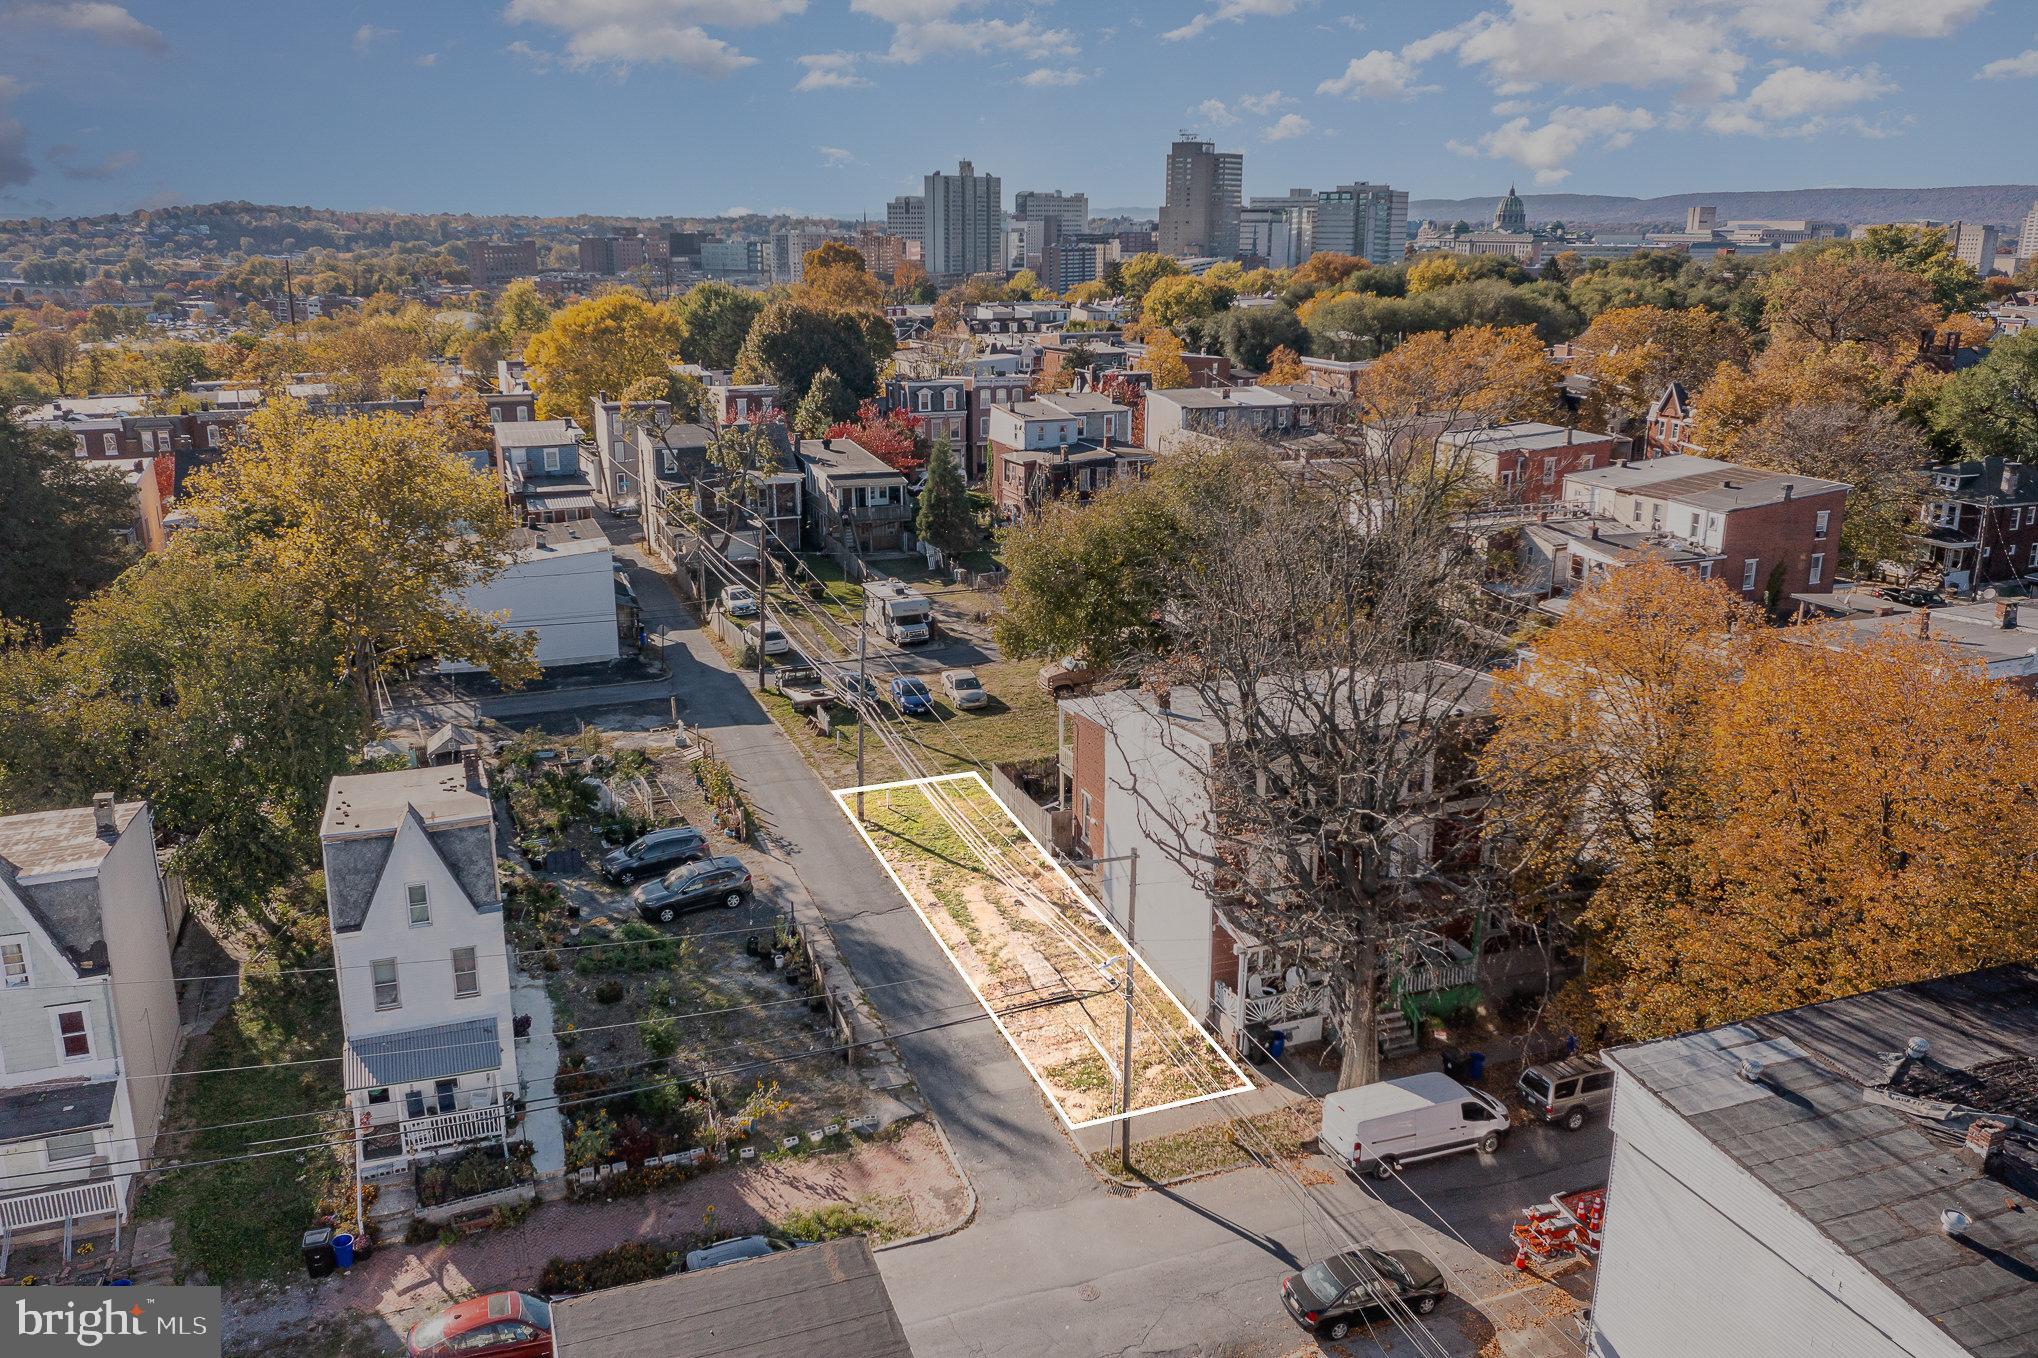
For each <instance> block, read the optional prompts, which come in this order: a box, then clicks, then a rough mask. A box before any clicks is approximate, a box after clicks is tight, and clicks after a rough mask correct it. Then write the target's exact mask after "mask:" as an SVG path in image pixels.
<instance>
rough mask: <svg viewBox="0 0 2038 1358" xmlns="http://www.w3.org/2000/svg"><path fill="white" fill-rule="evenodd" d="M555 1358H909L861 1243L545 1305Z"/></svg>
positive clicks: (680, 1275)
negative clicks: (807, 1357) (820, 1357)
mask: <svg viewBox="0 0 2038 1358" xmlns="http://www.w3.org/2000/svg"><path fill="white" fill-rule="evenodd" d="M552 1342H553V1346H554V1347H553V1354H554V1355H555V1358H645V1355H649V1354H653V1353H655V1354H657V1355H658V1358H783V1355H786V1354H796V1353H798V1354H826V1355H828V1358H911V1355H912V1349H911V1347H910V1346H908V1344H907V1343H906V1331H905V1327H904V1326H902V1325H900V1323H899V1317H898V1313H897V1312H895V1311H894V1310H893V1309H892V1299H891V1294H890V1293H888V1292H886V1291H885V1283H884V1278H883V1277H882V1276H881V1275H880V1274H879V1273H878V1269H877V1261H876V1260H874V1259H873V1258H872V1257H871V1253H870V1245H869V1244H868V1243H867V1242H866V1241H865V1240H864V1239H863V1238H862V1237H861V1236H858V1237H856V1238H854V1239H849V1240H831V1241H829V1242H828V1243H827V1244H825V1245H815V1246H812V1247H810V1248H807V1249H797V1250H788V1251H785V1252H783V1253H780V1254H768V1255H765V1256H764V1257H762V1258H759V1259H746V1260H744V1261H743V1262H741V1263H735V1264H722V1265H720V1266H718V1267H715V1268H709V1269H702V1270H701V1271H700V1272H698V1273H677V1274H673V1275H672V1276H670V1277H666V1278H655V1279H653V1280H652V1281H650V1282H643V1283H631V1284H630V1285H628V1286H627V1287H611V1288H607V1289H605V1290H603V1291H600V1292H589V1293H587V1294H586V1295H584V1296H578V1297H566V1298H564V1299H562V1300H559V1301H555V1302H553V1303H552Z"/></svg>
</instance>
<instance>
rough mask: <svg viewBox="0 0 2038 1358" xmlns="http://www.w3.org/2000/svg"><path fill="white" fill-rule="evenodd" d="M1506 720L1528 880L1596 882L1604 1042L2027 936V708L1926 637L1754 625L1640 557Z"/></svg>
mask: <svg viewBox="0 0 2038 1358" xmlns="http://www.w3.org/2000/svg"><path fill="white" fill-rule="evenodd" d="M1678 577H1682V578H1681V579H1680V578H1678ZM1494 711H1495V716H1496V720H1497V731H1496V734H1495V736H1494V738H1493V740H1492V742H1491V743H1490V744H1489V745H1488V747H1487V749H1486V751H1485V753H1484V756H1483V759H1482V770H1483V772H1484V774H1485V777H1486V779H1487V782H1488V785H1489V787H1490V788H1491V790H1492V791H1493V793H1494V796H1495V802H1494V807H1495V812H1496V815H1497V818H1498V820H1499V822H1500V824H1502V825H1503V826H1504V827H1505V829H1506V831H1507V832H1508V835H1509V840H1510V842H1511V843H1512V844H1513V845H1514V852H1515V856H1516V865H1517V866H1518V867H1519V868H1520V870H1521V877H1522V882H1523V885H1524V886H1525V887H1527V888H1529V889H1535V888H1539V887H1549V886H1551V885H1553V884H1557V883H1561V882H1564V881H1566V880H1567V878H1568V880H1571V881H1576V880H1580V878H1581V877H1582V879H1583V880H1585V881H1587V882H1589V883H1591V884H1592V891H1591V895H1590V897H1589V899H1588V900H1587V901H1586V903H1585V906H1584V909H1583V911H1582V914H1581V916H1580V921H1579V922H1580V925H1581V926H1582V928H1583V930H1584V931H1585V935H1586V939H1587V943H1588V946H1589V949H1590V953H1591V957H1592V965H1591V967H1590V970H1589V972H1588V976H1587V979H1585V980H1584V981H1582V982H1580V983H1579V985H1578V986H1577V987H1575V988H1574V994H1573V997H1572V998H1573V999H1574V1000H1575V1001H1577V1002H1578V1007H1579V1009H1580V1010H1581V1012H1582V1013H1586V1014H1589V1019H1588V1022H1589V1023H1590V1024H1593V1025H1596V1026H1598V1027H1599V1028H1600V1029H1601V1030H1602V1032H1603V1033H1604V1034H1605V1035H1607V1036H1610V1037H1616V1038H1648V1037H1654V1036H1660V1035H1662V1034H1665V1033H1671V1032H1678V1031H1683V1030H1686V1029H1690V1028H1699V1027H1707V1026H1711V1025H1714V1024H1720V1023H1729V1022H1733V1021H1735V1020H1738V1019H1742V1018H1746V1017H1749V1016H1751V1015H1754V1014H1761V1013H1768V1012H1770V1011H1773V1010H1776V1009H1780V1008H1786V1007H1789V1006H1792V1005H1800V1004H1807V1003H1812V1002H1815V1001H1818V1000H1823V999H1830V998H1834V997H1836V996H1841V995H1848V994H1854V993H1857V992H1859V991H1863V990H1868V989H1873V988H1876V987H1880V986H1888V985H1899V984H1903V983H1905V982H1909V981H1916V980H1921V979H1924V978H1927V977H1931V976H1938V975H1943V974H1946V973H1948V972H1955V971H1962V970H1967V969H1970V968H1974V967H1982V966H1988V965H1992V964H1994V963H1998V962H2004V961H2009V960H2013V959H2015V958H2017V957H2020V956H2022V955H2023V954H2024V950H2025V947H2026V940H2027V939H2028V938H2029V936H2030V934H2031V931H2032V929H2033V928H2034V927H2038V816H2034V815H2033V812H2034V811H2038V789H2034V788H2033V786H2032V785H2031V782H2030V779H2029V776H2028V770H2029V769H2030V768H2031V767H2033V766H2034V762H2038V702H2034V701H2033V700H2032V699H2031V698H2030V697H2029V696H2028V695H2026V694H2024V693H2022V692H2020V691H2018V690H2016V689H2013V688H2010V687H2008V686H2006V685H2003V684H2000V683H1997V682H1996V681H1993V680H1991V679H1989V678H1988V677H1987V675H1986V673H1985V672H1984V671H1983V670H1982V669H1981V667H1980V666H1979V665H1976V664H1974V663H1972V662H1970V661H1967V660H1965V659H1963V658H1961V657H1959V656H1957V655H1955V654H1953V653H1952V652H1951V651H1950V650H1949V649H1948V648H1946V647H1944V646H1942V645H1940V644H1939V643H1937V642H1934V641H1931V640H1929V639H1922V638H1916V637H1911V636H1908V635H1905V634H1902V633H1899V632H1897V631H1896V629H1894V628H1892V630H1891V632H1890V633H1889V634H1887V635H1884V636H1881V637H1877V638H1874V639H1871V640H1866V641H1856V640H1849V641H1845V642H1837V643H1836V642H1832V641H1829V640H1828V639H1826V638H1825V637H1824V636H1822V635H1821V634H1819V633H1817V632H1813V631H1810V630H1805V631H1799V632H1773V631H1765V630H1762V629H1760V628H1759V627H1757V626H1756V625H1755V624H1754V623H1753V621H1752V619H1751V617H1750V615H1749V613H1748V611H1747V609H1746V606H1745V605H1742V604H1739V603H1738V602H1737V601H1735V600H1734V599H1733V598H1732V596H1730V595H1728V594H1727V592H1726V591H1725V590H1724V589H1723V588H1721V587H1720V586H1718V585H1714V584H1707V583H1701V582H1699V581H1697V580H1696V579H1693V578H1691V577H1689V576H1684V575H1683V573H1682V572H1677V571H1674V570H1672V569H1670V568H1668V567H1665V566H1648V565H1636V566H1629V567H1625V568H1623V569H1622V570H1620V571H1617V572H1616V573H1615V574H1614V575H1613V576H1612V577H1611V578H1610V579H1608V580H1607V581H1606V582H1605V583H1603V584H1601V585H1599V586H1597V587H1595V588H1592V589H1589V590H1587V591H1585V592H1583V593H1582V594H1580V595H1578V596H1576V597H1575V598H1574V600H1573V608H1572V610H1571V612H1570V613H1569V614H1568V615H1567V616H1566V618H1565V619H1564V620H1563V621H1562V622H1560V623H1558V624H1557V626H1556V627H1555V628H1553V629H1552V630H1551V631H1550V632H1549V633H1548V634H1547V635H1546V636H1544V637H1543V638H1541V639H1540V640H1539V641H1538V643H1537V645H1536V650H1535V656H1534V659H1533V660H1532V661H1531V662H1530V663H1529V664H1528V665H1526V666H1524V667H1523V668H1521V669H1520V670H1517V671H1514V672H1511V673H1508V674H1504V675H1503V676H1502V677H1501V679H1500V681H1499V684H1498V687H1497V692H1496V697H1495V704H1494ZM1919 712H1930V713H1932V714H1933V715H1932V720H1930V721H1920V720H1918V713H1919ZM1571 874H1578V876H1571Z"/></svg>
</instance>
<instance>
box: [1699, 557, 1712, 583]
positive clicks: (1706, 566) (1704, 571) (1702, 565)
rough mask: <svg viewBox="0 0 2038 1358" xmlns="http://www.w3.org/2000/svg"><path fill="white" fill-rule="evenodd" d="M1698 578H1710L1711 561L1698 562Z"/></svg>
mask: <svg viewBox="0 0 2038 1358" xmlns="http://www.w3.org/2000/svg"><path fill="white" fill-rule="evenodd" d="M1698 578H1699V579H1701V580H1710V579H1712V562H1710V561H1701V562H1699V563H1698Z"/></svg>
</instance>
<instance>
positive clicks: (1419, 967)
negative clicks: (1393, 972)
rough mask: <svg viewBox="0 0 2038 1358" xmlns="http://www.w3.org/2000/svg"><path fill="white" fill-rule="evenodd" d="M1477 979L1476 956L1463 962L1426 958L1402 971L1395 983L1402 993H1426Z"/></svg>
mask: <svg viewBox="0 0 2038 1358" xmlns="http://www.w3.org/2000/svg"><path fill="white" fill-rule="evenodd" d="M1478 979H1479V961H1478V959H1477V958H1471V959H1468V960H1466V961H1463V962H1439V961H1434V960H1426V961H1421V962H1417V963H1416V964H1415V965H1414V966H1412V967H1410V968H1408V969H1407V970H1406V971H1404V972H1403V973H1402V974H1401V976H1400V977H1399V978H1398V980H1397V982H1396V984H1397V987H1398V989H1399V990H1400V992H1401V993H1402V994H1404V995H1427V994H1429V993H1430V992H1431V991H1435V990H1452V989H1455V988H1456V987H1458V986H1466V985H1472V984H1474V983H1476V982H1477V981H1478Z"/></svg>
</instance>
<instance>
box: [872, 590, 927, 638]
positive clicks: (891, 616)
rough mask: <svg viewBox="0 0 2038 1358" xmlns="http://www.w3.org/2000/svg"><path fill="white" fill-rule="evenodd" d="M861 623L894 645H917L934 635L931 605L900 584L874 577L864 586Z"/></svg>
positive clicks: (922, 596) (924, 596) (917, 592)
mask: <svg viewBox="0 0 2038 1358" xmlns="http://www.w3.org/2000/svg"><path fill="white" fill-rule="evenodd" d="M863 620H864V622H865V623H866V624H868V625H869V627H870V628H871V630H872V631H874V632H876V633H877V634H878V635H879V636H881V637H883V638H884V639H885V640H886V641H889V642H891V643H892V644H893V645H895V646H917V645H919V644H920V643H921V642H923V641H926V640H928V639H929V638H930V637H932V636H933V635H934V604H933V601H932V600H930V599H929V598H928V597H927V596H926V595H924V594H922V593H921V592H920V591H919V590H917V589H909V588H907V587H906V585H905V584H904V583H903V582H901V581H898V580H888V579H885V578H883V577H881V576H873V577H871V579H870V581H869V582H868V583H867V584H865V585H864V587H863Z"/></svg>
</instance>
